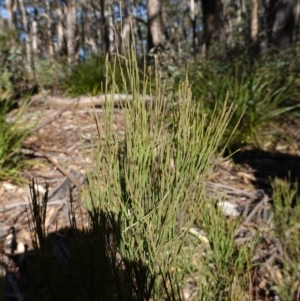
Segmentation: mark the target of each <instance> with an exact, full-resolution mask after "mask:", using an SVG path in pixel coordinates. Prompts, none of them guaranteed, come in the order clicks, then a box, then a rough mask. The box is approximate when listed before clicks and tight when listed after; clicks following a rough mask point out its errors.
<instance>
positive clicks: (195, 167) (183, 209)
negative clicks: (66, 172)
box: [30, 51, 251, 301]
mask: <svg viewBox="0 0 300 301" xmlns="http://www.w3.org/2000/svg"><path fill="white" fill-rule="evenodd" d="M128 62H129V63H128V64H126V65H125V68H124V69H122V70H123V71H122V74H121V75H122V80H123V87H124V89H125V90H126V91H128V90H129V89H130V91H131V93H132V94H133V95H134V96H135V97H134V100H133V101H130V100H128V101H127V102H126V106H125V107H124V109H123V110H124V111H123V113H124V115H123V118H124V124H125V128H124V135H120V134H119V133H118V132H117V131H116V130H115V127H114V124H113V114H114V103H113V101H112V100H111V99H110V98H109V97H108V98H107V101H106V103H105V106H104V110H103V115H102V116H101V120H98V119H97V118H96V115H95V116H93V118H94V121H95V123H96V125H97V127H98V135H99V137H98V138H99V139H97V141H93V144H94V145H93V146H94V147H93V150H94V151H93V152H92V154H91V156H92V157H91V160H92V162H93V167H92V170H87V178H88V186H87V187H86V188H85V189H83V190H82V193H81V202H82V204H83V205H84V206H85V207H86V208H87V210H88V212H89V217H90V224H89V226H87V227H86V228H84V229H83V230H81V231H79V230H78V229H77V226H76V219H75V217H74V216H73V215H72V212H73V211H72V208H71V218H70V222H71V226H70V229H68V230H67V232H68V233H69V234H70V235H69V236H68V237H69V239H67V242H66V245H67V250H68V252H67V253H69V256H67V258H66V260H65V261H63V262H61V261H59V260H57V259H56V260H54V259H53V257H54V256H53V253H52V251H51V250H54V249H55V246H56V243H55V240H54V241H53V239H51V237H50V236H51V234H50V235H48V237H47V238H46V236H47V233H45V229H44V223H45V212H46V210H45V206H46V205H47V194H46V195H45V196H44V197H42V198H41V201H39V202H38V201H37V200H38V199H40V198H39V196H37V195H35V194H34V193H33V199H34V200H35V201H33V203H32V205H33V209H32V213H33V217H34V221H35V223H34V225H35V227H34V228H33V231H34V233H36V235H33V242H34V246H35V249H36V253H37V258H36V262H37V263H36V266H35V268H34V269H33V270H32V273H33V275H35V276H34V277H33V283H32V286H31V289H30V293H31V296H33V299H34V300H58V301H59V300H121V301H122V300H124V301H125V300H126V301H127V300H138V301H144V300H183V296H182V287H183V286H184V284H185V281H186V280H187V277H189V276H190V274H194V273H195V272H198V273H199V274H200V275H201V278H200V282H199V285H198V287H200V292H198V296H199V299H201V300H212V299H213V298H214V297H213V296H217V297H218V298H217V299H216V298H215V300H226V299H228V298H229V297H230V298H231V300H242V297H241V295H242V291H243V289H244V286H243V283H242V280H241V279H240V278H243V276H244V275H243V272H245V273H246V274H247V272H248V270H247V268H248V265H247V264H248V261H250V258H251V250H249V248H247V247H237V246H236V245H235V244H234V234H235V230H236V228H237V227H238V225H239V220H236V221H226V220H225V219H224V218H223V217H222V216H221V214H220V212H219V211H218V210H217V209H215V208H214V207H211V206H209V204H211V202H210V201H209V200H207V199H206V197H205V187H204V186H205V185H204V182H205V180H206V179H207V177H208V176H209V175H210V173H211V171H212V169H213V167H214V164H216V162H218V161H220V160H221V159H222V157H221V155H222V152H219V153H217V150H218V148H219V143H220V141H221V140H222V138H223V135H224V132H225V129H226V127H227V126H228V123H229V121H230V118H231V117H232V114H233V112H234V107H233V105H230V106H228V107H227V106H226V105H224V107H223V108H222V109H220V110H219V109H216V110H215V111H214V112H213V113H212V115H210V116H209V115H207V114H206V111H205V110H204V109H203V104H202V103H201V102H194V101H193V100H192V94H191V89H190V86H189V83H188V82H187V81H184V82H183V83H182V84H181V85H180V88H179V93H178V95H179V96H180V97H179V99H180V102H179V103H177V104H176V105H175V106H173V107H172V109H171V110H170V108H169V107H168V102H167V99H166V98H165V97H164V86H163V85H161V80H160V78H159V76H158V73H154V74H155V77H154V78H151V77H147V76H146V72H143V73H142V74H143V75H144V77H143V78H140V75H141V73H140V71H139V68H138V64H137V61H136V58H135V55H134V51H132V52H131V53H129V54H128ZM116 63H117V62H116ZM107 68H109V66H107ZM112 70H113V69H112ZM113 78H114V77H113V72H112V79H113ZM127 78H130V82H127ZM151 81H153V83H154V85H155V89H153V91H155V94H154V95H151V96H152V97H153V102H152V103H151V104H149V103H146V102H145V101H144V100H145V97H146V94H147V93H148V92H149V91H148V87H149V82H151ZM141 85H142V86H143V87H144V89H142V90H141V89H140V87H141ZM118 87H119V86H118V85H117V83H116V82H114V81H113V85H110V84H109V83H107V84H106V86H105V88H106V92H107V95H111V94H114V93H118V92H119V90H118ZM164 114H168V115H169V116H170V118H169V124H168V125H167V126H166V125H165V123H164V119H163V118H162V116H164ZM100 122H101V123H102V124H101V127H100ZM100 129H103V130H101V131H100ZM102 138H104V139H102ZM101 183H104V185H101ZM32 187H33V188H34V183H33V185H32ZM206 202H208V203H206ZM70 204H71V207H72V206H73V205H72V204H73V201H72V199H71V203H70ZM43 207H44V209H42V208H43ZM34 208H35V209H34ZM195 221H198V222H197V223H195ZM195 224H196V225H197V226H198V227H201V228H203V230H204V231H205V232H206V235H207V239H208V242H209V246H203V248H199V245H198V244H197V243H195V242H194V241H192V242H191V241H190V239H189V235H188V232H189V230H190V228H191V226H192V225H195ZM203 251H204V252H203ZM195 252H198V253H199V258H200V263H199V265H198V266H196V267H195V266H193V265H192V264H191V258H192V256H193V254H194V253H195ZM120 257H121V258H122V260H120V259H119V260H118V259H117V258H120ZM35 273H36V274H35Z"/></svg>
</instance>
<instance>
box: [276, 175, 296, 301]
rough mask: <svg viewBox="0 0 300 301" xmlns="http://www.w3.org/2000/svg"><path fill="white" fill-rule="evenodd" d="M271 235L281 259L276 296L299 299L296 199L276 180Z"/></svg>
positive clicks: (287, 185)
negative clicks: (276, 244) (281, 253)
mask: <svg viewBox="0 0 300 301" xmlns="http://www.w3.org/2000/svg"><path fill="white" fill-rule="evenodd" d="M272 188H273V202H274V213H273V222H274V226H275V235H276V237H277V239H278V240H279V241H280V243H281V245H282V247H283V251H284V258H281V265H280V270H279V272H278V273H277V275H280V276H278V277H277V283H276V284H277V288H278V294H279V296H280V297H281V299H282V300H298V299H299V268H300V267H299V262H300V247H299V240H300V227H299V214H300V199H299V195H298V190H297V187H295V186H294V185H292V184H291V183H289V182H288V181H283V180H280V179H275V180H274V181H273V183H272Z"/></svg>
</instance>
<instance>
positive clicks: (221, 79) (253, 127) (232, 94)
mask: <svg viewBox="0 0 300 301" xmlns="http://www.w3.org/2000/svg"><path fill="white" fill-rule="evenodd" d="M290 61H291V60H288V59H284V58H281V57H278V56H277V57H275V58H273V57H265V56H263V57H262V58H260V59H253V58H250V57H249V55H248V54H240V55H237V56H236V57H234V59H232V60H227V61H219V60H203V59H198V60H196V59H195V61H194V62H192V63H190V65H189V67H188V68H187V69H186V70H185V71H184V70H181V71H180V69H178V68H177V69H176V72H172V75H171V78H173V77H174V76H175V79H174V78H173V82H174V84H173V85H174V89H176V87H177V84H176V82H177V83H178V81H180V80H182V79H183V78H184V77H185V76H186V75H187V76H188V77H189V81H190V83H191V89H192V92H193V96H194V97H195V99H200V98H201V97H203V99H204V100H203V102H204V103H205V104H206V109H207V110H208V111H211V110H213V109H214V108H215V106H216V105H217V107H218V108H219V109H220V108H222V106H223V103H224V99H225V97H226V94H227V93H228V94H229V99H228V102H229V103H232V102H234V103H235V104H236V106H237V107H236V110H235V112H234V114H233V117H232V119H231V122H230V124H229V126H228V128H227V130H226V133H225V136H224V141H225V142H226V141H227V140H228V137H229V136H230V135H231V133H232V130H233V128H234V127H235V125H236V123H237V122H238V120H239V119H240V118H241V116H243V117H242V118H241V120H240V122H239V127H238V128H237V129H236V130H235V132H234V134H233V137H232V139H231V141H230V143H229V146H230V148H231V149H232V150H235V149H236V148H238V147H240V146H243V145H247V144H250V145H251V144H252V145H253V144H254V145H255V146H256V147H259V146H260V145H261V144H262V141H263V138H264V137H266V135H267V134H268V126H269V125H270V123H271V122H275V121H276V120H277V119H278V118H279V117H282V116H287V113H288V112H290V111H292V110H293V109H295V108H296V107H297V106H294V105H291V104H287V101H289V100H291V99H293V98H294V99H298V98H299V91H300V90H299V87H300V86H299V81H298V79H297V74H296V73H295V72H294V71H293V70H292V68H294V66H293V64H292V63H290ZM173 74H174V75H173Z"/></svg>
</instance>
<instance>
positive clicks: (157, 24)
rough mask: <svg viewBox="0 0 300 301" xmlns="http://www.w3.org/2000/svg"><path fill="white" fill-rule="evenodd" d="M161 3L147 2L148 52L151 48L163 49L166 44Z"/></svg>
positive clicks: (153, 0)
mask: <svg viewBox="0 0 300 301" xmlns="http://www.w3.org/2000/svg"><path fill="white" fill-rule="evenodd" d="M162 2H163V1H161V0H148V3H147V11H148V51H150V50H151V49H152V48H158V47H161V48H162V49H164V46H165V43H166V35H165V20H164V14H163V4H162Z"/></svg>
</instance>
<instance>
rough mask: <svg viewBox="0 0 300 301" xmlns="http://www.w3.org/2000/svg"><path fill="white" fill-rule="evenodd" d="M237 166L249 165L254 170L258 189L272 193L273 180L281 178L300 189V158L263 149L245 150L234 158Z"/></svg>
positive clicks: (255, 183)
mask: <svg viewBox="0 0 300 301" xmlns="http://www.w3.org/2000/svg"><path fill="white" fill-rule="evenodd" d="M232 158H233V161H234V162H235V163H237V164H243V165H245V164H247V165H248V166H250V167H251V168H252V169H253V170H254V176H255V177H256V181H255V182H254V183H253V184H254V185H255V186H256V187H257V188H258V189H263V190H265V191H266V192H267V193H268V194H269V195H271V193H272V188H271V180H273V179H275V178H279V179H282V180H289V181H290V182H291V183H295V184H297V185H298V186H297V187H298V191H299V187H300V185H299V184H300V182H299V180H300V156H295V155H289V154H282V153H275V152H268V151H263V150H261V149H254V150H244V151H240V152H237V153H236V154H234V155H233V156H232Z"/></svg>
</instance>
